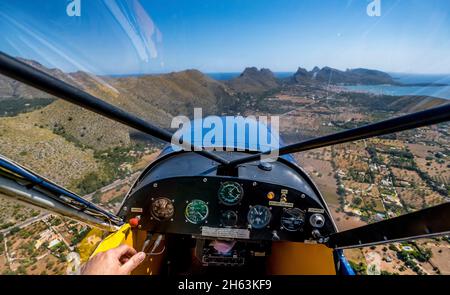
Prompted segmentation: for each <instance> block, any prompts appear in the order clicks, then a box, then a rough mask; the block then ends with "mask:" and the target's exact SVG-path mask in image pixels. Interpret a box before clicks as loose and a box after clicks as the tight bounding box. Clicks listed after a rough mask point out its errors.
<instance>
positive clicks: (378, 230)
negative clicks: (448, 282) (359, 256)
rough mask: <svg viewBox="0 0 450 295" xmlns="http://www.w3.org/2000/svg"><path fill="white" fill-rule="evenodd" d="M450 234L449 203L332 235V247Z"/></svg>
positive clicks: (369, 244)
mask: <svg viewBox="0 0 450 295" xmlns="http://www.w3.org/2000/svg"><path fill="white" fill-rule="evenodd" d="M448 233H450V203H444V204H441V205H437V206H434V207H430V208H426V209H423V210H420V211H417V212H413V213H408V214H405V215H402V216H398V217H395V218H392V219H388V220H383V221H380V222H377V223H373V224H369V225H365V226H361V227H358V228H355V229H351V230H347V231H343V232H338V233H335V234H332V235H331V236H330V237H329V240H328V241H327V245H328V246H329V247H330V248H336V249H345V248H359V247H363V246H371V245H376V244H384V243H390V242H394V241H405V240H412V239H417V238H426V237H432V236H438V235H445V234H448Z"/></svg>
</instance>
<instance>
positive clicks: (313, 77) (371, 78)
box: [291, 67, 398, 85]
mask: <svg viewBox="0 0 450 295" xmlns="http://www.w3.org/2000/svg"><path fill="white" fill-rule="evenodd" d="M291 81H292V82H294V83H301V82H312V81H317V82H321V83H327V84H333V85H336V84H352V85H358V84H364V85H379V84H391V85H396V84H398V82H396V81H395V80H394V79H393V78H392V77H391V76H390V75H389V74H387V73H385V72H381V71H377V70H370V69H363V68H358V69H348V70H346V71H341V70H337V69H333V68H330V67H324V68H322V69H319V68H318V67H315V68H314V69H313V70H312V71H310V72H308V71H307V70H305V69H303V68H299V69H298V70H297V72H296V73H295V74H294V75H293V77H292V79H291Z"/></svg>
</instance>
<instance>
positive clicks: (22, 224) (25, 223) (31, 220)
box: [0, 213, 50, 235]
mask: <svg viewBox="0 0 450 295" xmlns="http://www.w3.org/2000/svg"><path fill="white" fill-rule="evenodd" d="M49 216H50V213H41V214H39V215H38V216H35V217H32V218H29V219H27V220H25V221H22V222H20V223H17V224H15V225H13V226H11V227H8V228H6V229H2V230H0V234H2V235H7V234H9V232H10V231H11V230H12V229H13V228H15V227H18V228H20V229H22V228H25V227H27V226H29V225H31V224H33V223H35V222H38V221H41V220H43V219H46V218H47V217H49Z"/></svg>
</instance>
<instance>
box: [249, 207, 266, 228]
mask: <svg viewBox="0 0 450 295" xmlns="http://www.w3.org/2000/svg"><path fill="white" fill-rule="evenodd" d="M271 218H272V213H271V212H270V209H269V208H267V207H266V206H261V205H256V206H253V207H251V208H250V211H248V215H247V219H248V223H249V224H250V226H251V227H252V228H256V229H261V228H264V227H266V226H267V225H268V224H269V223H270V219H271Z"/></svg>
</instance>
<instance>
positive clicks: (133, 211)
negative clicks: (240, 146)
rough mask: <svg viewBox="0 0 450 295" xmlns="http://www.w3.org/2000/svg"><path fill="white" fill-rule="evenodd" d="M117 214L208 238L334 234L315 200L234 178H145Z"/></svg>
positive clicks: (153, 227)
mask: <svg viewBox="0 0 450 295" xmlns="http://www.w3.org/2000/svg"><path fill="white" fill-rule="evenodd" d="M219 191H220V193H219ZM205 207H207V209H205ZM119 215H120V216H121V217H122V218H124V220H129V219H131V218H134V217H139V218H140V220H139V226H140V229H142V230H148V231H150V232H158V233H173V234H188V235H193V236H197V237H205V238H206V237H213V238H218V239H220V238H222V239H224V238H232V239H239V240H282V241H283V240H284V241H299V242H300V241H301V242H303V241H305V240H319V239H320V236H327V235H329V234H330V233H332V232H334V226H333V223H332V221H331V219H330V217H329V216H328V212H327V210H326V209H325V208H324V207H323V205H322V204H321V203H320V202H318V200H317V198H315V197H311V196H310V195H308V194H307V193H305V192H302V191H298V190H295V189H292V188H291V187H285V186H280V185H277V184H272V183H270V182H261V181H256V180H252V179H243V178H235V177H221V176H190V177H172V178H166V179H158V180H155V181H152V182H145V185H140V186H138V188H136V189H135V190H134V191H133V192H132V193H131V195H130V196H129V197H128V198H127V199H126V201H125V202H124V204H123V206H122V208H121V210H120V212H119ZM312 224H314V225H315V227H314V226H313V225H312Z"/></svg>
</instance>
